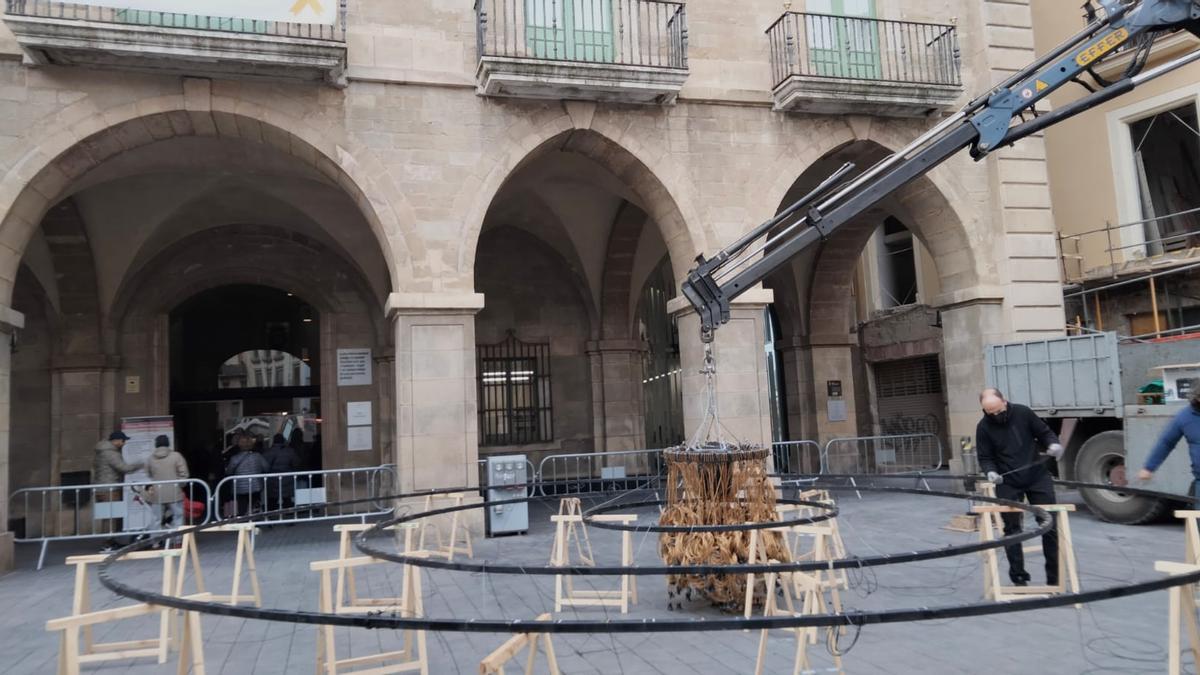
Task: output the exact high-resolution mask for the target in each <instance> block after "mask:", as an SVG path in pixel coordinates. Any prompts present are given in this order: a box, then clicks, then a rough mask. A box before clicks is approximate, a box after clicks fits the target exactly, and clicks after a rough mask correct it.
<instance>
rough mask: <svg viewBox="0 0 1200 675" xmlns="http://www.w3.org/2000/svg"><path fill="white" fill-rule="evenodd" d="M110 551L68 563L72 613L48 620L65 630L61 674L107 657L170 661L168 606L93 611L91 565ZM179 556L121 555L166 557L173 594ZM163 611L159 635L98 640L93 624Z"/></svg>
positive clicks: (168, 590) (166, 580)
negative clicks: (72, 568) (72, 577)
mask: <svg viewBox="0 0 1200 675" xmlns="http://www.w3.org/2000/svg"><path fill="white" fill-rule="evenodd" d="M108 557H109V556H108V554H96V555H77V556H71V557H69V558H67V564H68V565H74V566H75V592H74V596H73V598H72V601H71V614H70V616H65V617H62V618H59V619H51V620H49V621H47V622H46V630H48V631H62V635H61V636H60V639H59V656H58V672H59V675H77V674H78V673H79V666H80V665H82V664H88V663H103V662H105V661H123V660H126V659H138V658H155V659H157V660H158V662H159V663H166V662H167V655H168V654H169V653H170V648H171V641H170V636H171V623H170V621H171V618H170V615H171V610H170V609H169V608H166V607H156V606H154V605H149V604H146V603H138V604H135V605H125V606H123V607H114V608H110V609H105V610H100V611H96V612H93V611H92V609H91V606H92V600H91V591H90V588H89V582H88V579H89V571H90V569H89V568H90V566H91V565H95V564H98V563H100V562H103V561H104V560H105V559H107V558H108ZM177 557H179V551H174V550H167V551H135V552H132V553H126V554H125V555H123V556H121V560H122V561H128V560H158V559H161V560H162V564H163V571H162V575H163V576H162V593H163V595H171V594H172V592H173V590H174V586H175V584H174V583H173V581H172V579H173V576H174V565H173V563H174V559H175V558H177ZM155 613H157V614H158V615H159V628H158V637H155V638H149V639H145V640H126V641H122V642H104V643H98V642H96V641H95V638H94V636H93V634H92V627H93V626H96V625H98V624H101V623H107V622H110V621H119V620H122V619H131V618H134V617H138V616H145V615H148V614H155Z"/></svg>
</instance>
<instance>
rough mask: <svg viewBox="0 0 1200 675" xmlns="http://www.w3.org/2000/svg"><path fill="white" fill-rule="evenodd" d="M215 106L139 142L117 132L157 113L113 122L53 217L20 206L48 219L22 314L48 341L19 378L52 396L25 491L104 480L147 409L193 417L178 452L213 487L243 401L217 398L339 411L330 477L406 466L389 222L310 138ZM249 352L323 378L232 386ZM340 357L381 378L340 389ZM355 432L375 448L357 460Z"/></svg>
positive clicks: (34, 441)
mask: <svg viewBox="0 0 1200 675" xmlns="http://www.w3.org/2000/svg"><path fill="white" fill-rule="evenodd" d="M214 115H217V113H212V114H211V115H210V114H208V113H198V114H197V115H195V116H193V117H192V118H191V120H192V121H191V122H188V123H187V124H182V125H174V126H172V125H167V126H166V127H163V128H162V129H161V130H160V131H164V130H166V129H172V130H174V133H165V132H164V133H158V134H145V135H138V136H137V138H138V139H139V142H137V143H132V142H130V143H121V142H119V141H117V140H116V139H117V138H118V137H123V134H126V133H127V132H128V131H129V130H130V129H131V128H142V126H144V125H145V124H150V123H151V122H152V120H151V119H150V118H147V119H145V120H139V121H131V122H127V123H124V124H121V125H118V126H116V127H113V128H110V129H106V130H103V131H100V132H98V133H97V134H96V135H95V136H93V137H92V138H91V139H89V140H88V141H87V142H86V143H87V148H90V150H89V149H84V148H83V147H82V146H81V147H77V148H72V149H70V150H68V151H66V152H64V153H62V154H61V155H60V156H58V157H57V158H55V159H54V160H53V161H52V162H51V164H50V165H48V166H47V167H46V169H45V170H44V171H43V172H41V173H39V174H38V177H37V178H36V179H35V183H36V184H37V185H38V186H39V187H38V188H37V190H36V192H37V194H38V195H41V196H43V197H44V198H45V199H48V200H50V201H49V203H48V206H47V207H46V208H45V209H44V212H42V211H36V210H29V209H25V210H22V211H21V212H20V213H23V214H26V217H28V218H30V219H31V221H33V222H32V223H31V227H30V230H29V234H28V236H27V237H26V240H24V241H21V242H18V243H19V245H20V246H19V248H20V250H21V252H22V254H23V255H22V256H21V258H20V268H21V272H20V274H19V275H17V281H16V287H15V288H14V290H13V295H14V297H15V298H18V300H17V302H16V304H18V305H20V307H18V308H17V309H18V311H31V308H34V309H36V308H35V307H34V305H35V304H36V305H37V306H38V307H41V308H43V309H42V311H41V313H36V316H35V321H34V322H33V323H34V327H35V330H34V331H32V332H31V339H37V340H38V345H39V346H38V348H37V349H35V348H34V347H33V345H32V344H31V347H30V349H29V350H28V352H27V355H28V356H27V358H23V361H22V363H21V368H19V369H18V371H17V372H15V373H14V376H15V377H14V389H15V390H24V391H28V392H32V393H33V395H34V397H35V398H33V399H32V400H31V403H30V406H28V407H29V409H30V410H31V411H35V412H37V415H36V419H37V420H39V422H38V429H35V428H34V426H33V425H30V426H28V427H27V428H21V429H17V430H16V431H17V432H18V433H16V434H15V435H13V436H12V437H11V441H10V444H9V454H10V457H13V458H18V457H19V458H20V459H19V460H18V461H19V462H25V463H27V464H29V465H30V466H29V467H28V468H29V469H30V471H28V472H22V473H21V474H20V475H17V474H13V475H11V476H10V481H9V482H10V485H9V489H16V488H18V487H23V486H27V485H31V484H32V483H29V482H28V481H29V480H32V479H34V478H36V479H37V483H36V484H38V485H44V484H51V485H53V484H58V483H65V482H69V481H71V482H74V481H80V480H82V481H83V482H87V480H88V474H89V473H90V469H91V466H92V456H93V452H92V448H93V446H95V444H96V442H97V440H98V439H100V438H104V437H107V435H108V433H109V432H110V431H112V430H113V429H114V428H117V427H119V426H120V425H121V423H122V420H123V419H126V418H131V417H141V416H164V415H177V416H178V417H179V419H178V420H177V424H178V425H179V427H178V432H179V434H178V437H177V441H176V445H177V446H178V449H179V450H181V451H183V452H184V453H185V455H187V456H188V458H189V459H192V458H193V457H195V458H196V462H197V464H198V465H199V466H195V467H193V473H194V474H195V475H197V476H203V477H209V475H211V474H214V473H217V471H215V466H214V464H219V456H218V459H217V461H216V462H214V461H213V460H212V459H211V457H209V455H211V452H210V451H211V450H212V449H213V448H216V447H219V446H221V445H222V443H221V442H220V440H219V439H218V438H217V433H216V432H217V430H218V429H221V428H223V426H224V423H223V422H221V421H219V420H220V419H222V418H224V419H228V418H230V417H233V416H234V415H233V414H232V412H231V410H230V408H231V406H226V410H225V411H224V412H223V413H218V412H214V410H213V409H212V406H209V409H208V410H207V411H205V412H198V410H199V407H198V406H199V404H200V403H201V402H202V401H208V402H216V401H233V400H240V401H242V403H241V404H240V405H241V406H242V412H243V413H245V414H244V415H243V416H247V415H250V414H262V413H264V412H273V413H275V414H278V413H282V412H284V411H287V412H289V413H291V412H296V413H300V415H301V416H303V415H304V414H305V413H304V411H305V408H306V407H308V413H307V415H308V417H310V418H311V419H312V420H316V419H320V420H322V424H321V425H320V426H319V427H313V433H311V434H309V435H308V437H306V439H305V441H306V447H307V449H308V450H309V453H308V454H309V457H308V458H307V459H308V461H307V466H308V467H310V468H317V467H321V468H326V469H329V468H349V467H369V466H376V465H378V464H380V463H383V462H387V461H392V459H393V457H394V454H393V447H394V444H395V437H396V434H395V428H394V425H393V420H394V414H393V412H392V411H393V409H394V408H393V403H394V400H395V398H394V390H393V387H392V382H393V375H394V373H393V372H392V371H393V370H394V368H395V363H394V357H393V348H392V344H393V340H394V335H393V334H392V332H391V330H390V326H389V324H388V321H387V318H386V314H385V312H384V307H385V304H386V302H387V299H388V297H389V293H391V292H392V290H393V275H392V271H393V270H392V264H393V258H392V255H393V253H395V252H396V250H397V249H394V248H391V247H390V244H389V242H390V240H388V239H387V238H386V236H385V235H384V234H383V229H382V228H381V225H380V220H379V218H380V216H379V214H378V213H377V211H376V209H375V207H371V208H366V207H364V205H367V206H370V205H369V204H368V202H369V201H370V200H367V199H365V197H364V194H363V193H362V191H361V190H360V189H359V188H358V186H357V185H356V184H355V183H354V181H352V180H350V179H349V178H348V177H347V176H346V175H344V174H342V173H341V172H340V171H337V170H336V169H335V168H334V166H333V165H332V164H330V163H328V162H324V161H322V160H321V157H322V155H321V153H320V152H319V151H317V150H316V149H315V148H312V147H310V146H307V145H305V143H304V142H303V141H302V140H300V139H299V138H297V137H293V136H291V135H289V134H287V133H283V132H279V133H276V132H277V131H279V130H276V129H273V128H270V127H268V126H267V125H264V124H260V123H259V122H257V121H252V120H247V119H244V118H242V117H239V116H235V115H230V116H221V119H222V120H223V122H222V123H223V124H225V123H227V122H230V121H232V122H235V124H236V125H237V128H239V129H241V128H243V126H244V128H245V130H247V131H248V130H251V129H260V130H261V131H262V133H261V134H250V135H249V136H246V137H241V136H239V135H236V134H224V133H223V134H216V135H212V134H206V133H203V129H202V128H198V127H196V126H195V123H197V122H198V121H201V120H204V119H210V120H211V119H215V117H213V116H214ZM243 123H244V124H243ZM268 129H271V133H266V132H267V130H268ZM101 146H102V147H103V148H105V151H104V152H100V151H99V149H98V148H99V147H101ZM297 152H298V153H299V155H297V154H293V153H297ZM300 155H302V156H300ZM46 176H51V177H53V178H54V179H53V180H50V179H49V178H46ZM44 180H50V182H49V183H45V182H44ZM33 191H34V190H33V188H30V190H27V191H26V192H33ZM21 199H22V200H26V197H25V196H24V193H22V198H21ZM30 199H32V197H30ZM22 203H24V201H23V202H22ZM372 203H373V202H372ZM396 203H399V202H398V201H397V202H396ZM376 206H377V207H379V208H384V207H385V206H386V204H383V203H382V202H381V203H379V204H377V205H376ZM13 217H15V216H14V214H13V212H9V219H11V218H13ZM14 231H15V230H14ZM381 243H382V244H385V245H383V246H381ZM401 248H402V247H401ZM288 293H292V294H293V295H292V296H288V295H287V294H288ZM43 317H44V319H43ZM306 319H308V321H306ZM285 327H286V328H285ZM281 329H282V330H281ZM280 334H282V335H283V337H280ZM235 338H236V339H235ZM189 341H190V342H189ZM249 350H258V351H264V350H265V351H268V352H269V351H274V352H277V353H283V354H286V355H288V356H287V357H286V358H285V359H283V360H287V359H292V360H293V361H295V362H298V363H300V364H304V365H305V366H307V367H308V368H309V374H308V382H307V384H302V385H287V386H288V387H290V386H297V387H300V389H298V390H295V391H288V390H287V387H285V388H284V390H278V389H279V387H278V386H276V384H274V383H273V384H271V386H270V387H265V388H264V387H252V388H250V390H247V391H243V392H239V393H238V394H237V395H232V394H231V393H229V392H228V391H222V388H221V386H220V382H221V380H220V378H219V371H220V369H221V367H222V365H223V364H226V363H227V362H228V361H229V360H230V359H231V358H233V357H236V356H237V355H239V354H242V353H243V352H246V351H249ZM41 351H44V352H45V353H46V355H48V358H44V357H43V356H41V355H39V354H40V352H41ZM340 351H343V352H344V351H351V352H354V353H355V354H358V355H359V362H360V364H361V370H362V371H363V375H364V377H361V378H359V379H356V380H352V381H347V382H343V383H341V384H339V381H338V378H337V365H336V364H337V359H338V354H339V352H340ZM281 358H282V357H281ZM305 359H308V361H305ZM277 365H283V363H279V364H277ZM291 365H293V366H295V365H296V363H292V364H291ZM272 382H274V381H272ZM260 389H271V390H272V391H257V390H260ZM306 402H309V405H307V406H306ZM348 403H359V404H369V405H370V407H371V410H372V415H371V417H370V425H369V428H366V429H356V430H355V431H354V433H353V434H352V433H351V431H350V430H349V429H348V427H347V413H346V404H348ZM39 406H40V407H39ZM187 406H191V407H190V408H189V407H187ZM47 407H48V409H49V411H50V414H49V417H50V419H49V423H48V424H42V423H41V422H40V420H41V419H43V417H44V415H43V414H42V411H43V410H44V409H46V408H47ZM275 408H277V410H268V409H275ZM31 419H34V418H33V417H31ZM308 424H309V426H312V425H313V424H315V422H312V423H308ZM42 427H44V428H45V429H47V432H40V431H39V429H41V428H42ZM317 431H320V433H319V434H318V433H316V432H317ZM351 435H354V436H355V438H357V439H359V440H360V441H361V442H359V443H356V449H354V450H351V449H349V447H348V446H349V445H350V444H349V440H348V439H349V438H350V436H351ZM364 438H365V439H366V440H365V441H363V440H362V439H364ZM318 439H320V443H318V442H317V440H318ZM267 440H268V441H269V440H270V439H269V438H268V439H267Z"/></svg>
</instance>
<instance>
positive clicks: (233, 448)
mask: <svg viewBox="0 0 1200 675" xmlns="http://www.w3.org/2000/svg"><path fill="white" fill-rule="evenodd" d="M127 441H129V436H127V435H126V434H125V433H124V432H121V431H115V432H113V433H112V434H110V435H109V437H108V439H107V440H103V441H100V442H99V443H97V444H96V447H95V455H94V457H93V460H92V484H93V485H97V486H99V487H96V488H93V490H92V492H93V495H94V499H95V501H96V502H119V501H122V500H123V499H124V492H123V488H122V487H120V486H121V485H122V484H123V483H124V482H125V478H126V476H127V475H128V474H131V473H135V472H138V471H141V470H142V469H145V470H146V473H147V475H148V480H149V481H150V482H151V483H152V485H150V486H148V487H147V488H146V489H143V490H141V491H140V492H141V497H142V498H143V499H144V500H145V501H146V503H147V504H149V505H150V506H151V507H152V508H153V509H154V518H155V520H156V521H157V524H158V525H160V526H161V527H178V526H181V525H184V524H186V523H187V522H189V520H190V517H189V514H188V513H187V512H186V510H185V503H186V502H187V501H188V500H189V499H190V498H191V495H189V494H188V491H187V489H186V486H185V483H184V481H186V480H187V479H188V478H189V477H190V476H191V474H190V472H189V471H188V463H187V460H186V459H184V457H183V455H182V454H180V453H179V452H177V451H176V450H175V449H173V448H172V447H171V439H170V438H169V437H168V436H166V435H160V436H158V437H156V438H155V439H154V451H153V452H152V453H151V455H150V457H149V458H147V460H146V461H145V462H127V461H125V456H124V453H123V452H122V448H124V447H125V443H126V442H127ZM302 441H303V436H302V435H301V434H300V432H298V431H297V433H295V434H293V437H292V439H291V440H290V441H289V440H288V439H285V438H284V437H283V436H282V435H281V434H275V436H274V438H273V439H272V443H271V445H270V446H268V447H265V448H263V447H262V445H263V443H262V440H261V439H260V438H259V437H258V436H256V435H255V434H253V433H250V432H249V431H239V432H237V433H236V434H235V435H234V437H233V443H232V444H231V445H230V447H229V448H228V449H227V450H226V451H225V453H223V456H222V459H223V460H224V461H223V464H224V470H225V475H226V476H260V477H258V478H245V479H235V480H233V481H232V487H231V488H230V489H229V492H230V494H223V495H221V497H220V498H221V501H222V506H223V508H222V514H221V515H223V516H224V517H234V516H242V515H246V514H249V513H256V512H260V511H266V510H277V509H283V508H291V507H292V505H293V504H294V501H295V489H296V483H295V478H294V477H290V476H287V477H285V476H280V477H279V478H276V479H273V478H265V479H264V478H262V477H261V476H262V475H263V474H287V473H292V472H295V471H299V470H300V469H301V460H300V448H301V445H300V444H301V443H302ZM193 515H194V514H193ZM96 525H97V530H98V531H101V532H107V533H109V534H110V535H111V536H110V538H109V539H108V541H106V542H105V544H104V547H103V550H104V551H106V552H107V551H112V550H115V549H116V548H118V547H119V543H118V541H117V539H116V535H117V533H119V531H120V530H121V528H122V519H120V518H109V519H102V520H99V521H98V522H97V523H96Z"/></svg>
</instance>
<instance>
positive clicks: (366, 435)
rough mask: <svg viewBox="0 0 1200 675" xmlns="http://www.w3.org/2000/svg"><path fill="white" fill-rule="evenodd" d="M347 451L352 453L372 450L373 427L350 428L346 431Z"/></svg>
mask: <svg viewBox="0 0 1200 675" xmlns="http://www.w3.org/2000/svg"><path fill="white" fill-rule="evenodd" d="M346 449H347V450H349V451H350V452H362V451H363V450H370V449H371V427H350V428H348V429H346Z"/></svg>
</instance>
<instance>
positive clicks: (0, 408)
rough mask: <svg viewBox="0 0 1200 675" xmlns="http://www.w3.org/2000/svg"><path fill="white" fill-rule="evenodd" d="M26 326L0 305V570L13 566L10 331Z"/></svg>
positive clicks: (17, 316) (23, 318)
mask: <svg viewBox="0 0 1200 675" xmlns="http://www.w3.org/2000/svg"><path fill="white" fill-rule="evenodd" d="M24 327H25V317H24V315H22V314H21V313H20V312H18V311H16V310H14V309H12V308H11V307H7V306H3V305H0V341H3V344H0V573H3V572H7V571H8V570H11V569H12V567H13V533H12V532H10V531H9V530H8V518H9V513H8V489H9V475H8V467H9V457H8V451H9V446H8V442H9V438H10V437H11V436H10V432H9V430H10V426H9V425H10V420H11V417H10V412H11V410H10V407H9V404H10V403H11V398H10V394H9V392H10V388H11V387H10V385H11V382H12V334H13V332H14V331H18V330H20V329H22V328H24Z"/></svg>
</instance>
